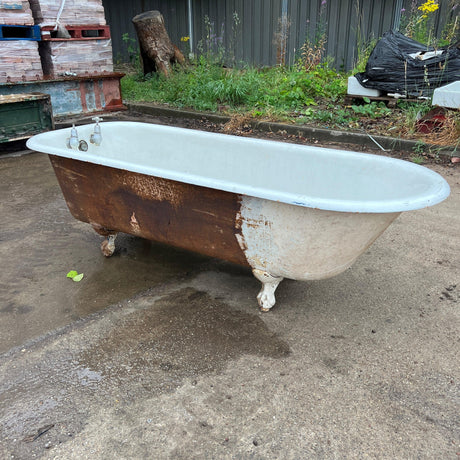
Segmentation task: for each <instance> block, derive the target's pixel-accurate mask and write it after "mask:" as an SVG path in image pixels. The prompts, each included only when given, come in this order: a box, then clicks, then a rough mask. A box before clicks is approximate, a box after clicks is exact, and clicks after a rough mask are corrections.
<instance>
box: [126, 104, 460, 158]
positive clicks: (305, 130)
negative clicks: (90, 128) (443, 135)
mask: <svg viewBox="0 0 460 460" xmlns="http://www.w3.org/2000/svg"><path fill="white" fill-rule="evenodd" d="M125 104H126V105H127V107H128V109H129V111H132V112H139V113H143V114H146V115H151V116H166V117H173V118H174V117H177V118H190V119H203V118H205V119H206V120H209V121H210V122H213V123H227V122H228V121H229V120H230V119H231V117H229V116H226V115H217V114H214V113H208V112H196V111H192V110H183V109H175V108H170V107H162V106H157V105H153V104H150V103H140V102H136V103H130V102H125ZM248 124H249V125H250V126H251V127H252V128H253V129H258V130H260V131H265V132H280V131H282V132H285V133H286V134H293V135H298V136H302V137H305V138H306V139H314V140H317V141H319V142H321V141H322V142H335V143H338V142H342V143H344V144H355V145H359V146H362V147H367V148H372V149H375V148H377V149H379V148H380V149H381V150H384V151H405V152H415V151H416V149H417V148H418V147H419V142H417V141H413V140H407V139H399V138H394V137H387V136H374V135H373V136H371V135H370V134H367V133H356V132H347V131H338V130H333V129H324V128H315V127H311V126H296V125H290V124H287V123H276V122H270V121H257V120H254V121H249V123H248ZM425 145H426V147H427V148H428V149H429V151H430V152H432V153H436V154H438V155H442V156H446V157H448V158H450V157H452V156H454V155H456V154H458V150H457V148H442V147H440V146H439V145H434V144H425Z"/></svg>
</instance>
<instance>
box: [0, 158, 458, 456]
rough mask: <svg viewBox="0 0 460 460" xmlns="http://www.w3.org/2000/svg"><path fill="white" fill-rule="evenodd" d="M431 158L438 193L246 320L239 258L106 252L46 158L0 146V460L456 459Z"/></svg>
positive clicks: (453, 254) (454, 263) (450, 233)
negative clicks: (362, 248) (355, 255)
mask: <svg viewBox="0 0 460 460" xmlns="http://www.w3.org/2000/svg"><path fill="white" fill-rule="evenodd" d="M430 167H431V168H432V169H434V170H436V171H437V172H439V173H440V174H442V175H443V176H444V177H445V178H446V179H447V181H448V182H449V183H450V185H451V188H452V194H451V196H450V198H449V199H447V200H446V201H445V202H443V203H442V204H440V205H437V206H435V207H432V208H428V209H424V210H420V211H415V212H409V213H405V214H403V215H401V216H400V217H399V218H398V219H397V220H396V222H395V223H393V224H392V225H391V226H390V228H389V229H388V230H387V231H386V232H385V233H384V234H383V236H381V237H380V238H379V239H378V240H377V241H376V242H375V243H374V245H373V246H372V247H371V248H370V249H369V250H368V251H367V252H366V253H365V254H364V255H363V256H361V258H360V259H359V260H358V261H357V262H356V264H355V265H354V266H353V267H352V268H351V269H349V270H347V271H346V272H345V273H343V274H341V275H339V276H337V277H335V278H332V279H328V280H324V281H316V282H308V283H304V282H295V281H289V280H285V281H284V282H283V283H282V284H281V285H280V287H279V288H278V291H277V305H276V306H275V308H274V309H273V311H271V312H269V313H260V312H259V311H258V309H257V303H256V299H255V296H256V294H257V292H258V289H259V283H258V281H256V280H255V279H254V278H253V277H252V275H251V273H250V271H249V270H246V269H242V268H239V267H236V266H234V265H231V264H228V263H225V262H220V261H217V260H214V259H209V258H207V257H203V256H199V255H195V254H190V253H187V252H185V251H179V250H175V249H172V248H169V247H165V246H161V245H158V244H155V243H151V242H147V241H143V240H139V239H137V238H134V237H131V236H127V235H125V236H123V237H121V238H119V240H117V243H118V249H117V252H116V253H115V255H114V256H113V257H112V258H110V259H105V258H104V257H103V256H102V255H101V254H100V252H99V244H100V241H101V237H100V236H99V235H97V234H96V233H95V232H94V231H93V230H92V228H91V227H90V226H89V225H87V224H83V223H81V222H77V221H76V220H74V219H73V218H72V217H71V215H70V213H69V212H68V210H67V207H66V205H65V202H64V200H63V198H62V195H61V192H60V189H59V186H58V184H57V182H56V179H55V177H54V173H53V171H52V169H51V166H50V164H49V161H48V159H47V158H46V156H45V155H42V154H35V153H34V154H27V155H23V156H5V155H3V156H0V177H1V180H0V217H1V220H0V222H1V223H0V229H1V232H0V260H1V261H2V264H1V270H0V352H1V354H0V458H2V459H7V458H20V459H31V458H50V459H51V458H56V459H86V458H91V459H112V458H126V459H128V458H129V459H151V458H152V459H163V458H164V459H170V458H174V459H304V458H314V459H316V458H318V459H332V458H334V459H349V458H378V459H395V458H401V459H403V458H419V459H454V458H457V456H458V455H459V452H460V447H459V441H460V437H459V413H460V407H459V377H460V375H459V368H458V356H459V340H458V337H459V331H458V326H459V313H458V307H459V302H458V300H459V292H460V251H459V247H460V234H459V229H460V212H459V210H460V169H459V168H458V166H457V167H454V166H430ZM71 269H74V270H77V271H78V272H83V273H84V278H83V280H82V281H81V282H79V283H76V282H73V281H72V280H70V279H68V278H66V274H67V272H68V271H69V270H71Z"/></svg>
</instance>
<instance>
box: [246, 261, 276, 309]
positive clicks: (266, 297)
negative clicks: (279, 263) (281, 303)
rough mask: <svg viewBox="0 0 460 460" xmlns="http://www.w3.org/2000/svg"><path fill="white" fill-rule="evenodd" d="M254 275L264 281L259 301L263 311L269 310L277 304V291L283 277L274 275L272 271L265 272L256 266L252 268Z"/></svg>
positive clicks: (258, 296)
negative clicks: (271, 273)
mask: <svg viewBox="0 0 460 460" xmlns="http://www.w3.org/2000/svg"><path fill="white" fill-rule="evenodd" d="M252 273H253V274H254V276H255V277H256V278H257V279H258V280H259V281H260V282H261V283H262V289H261V290H260V292H259V294H258V295H257V301H258V302H259V307H260V309H261V311H269V310H270V309H271V308H272V307H273V305H275V302H276V299H275V291H276V288H277V287H278V284H280V283H281V281H282V280H283V278H281V277H279V276H272V275H270V273H267V272H264V271H263V270H259V269H257V268H255V269H254V270H252Z"/></svg>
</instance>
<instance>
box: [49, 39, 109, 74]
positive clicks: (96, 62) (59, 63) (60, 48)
mask: <svg viewBox="0 0 460 460" xmlns="http://www.w3.org/2000/svg"><path fill="white" fill-rule="evenodd" d="M44 44H45V43H44ZM46 46H47V48H48V47H49V48H48V49H49V53H50V54H49V55H50V58H51V69H50V71H49V72H48V71H46V73H47V74H48V73H49V75H51V76H54V77H57V76H61V75H64V74H65V73H66V72H68V73H69V72H70V73H72V74H76V75H83V74H86V73H88V74H93V73H94V74H99V73H101V72H113V59H112V44H111V41H110V39H104V40H62V41H54V40H53V41H47V42H46Z"/></svg>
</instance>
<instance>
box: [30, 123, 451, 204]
mask: <svg viewBox="0 0 460 460" xmlns="http://www.w3.org/2000/svg"><path fill="white" fill-rule="evenodd" d="M109 124H110V125H114V124H119V125H130V124H136V125H139V124H141V125H143V126H145V125H152V126H155V127H159V128H160V129H163V130H166V131H171V132H173V131H174V132H176V133H177V132H183V133H188V134H190V132H195V133H199V134H200V135H201V136H204V137H207V138H209V139H214V140H216V141H217V140H218V139H221V138H222V136H225V137H230V138H235V139H237V142H246V143H249V144H253V145H254V146H255V145H258V146H260V145H263V144H264V143H270V144H271V145H273V144H280V146H283V147H284V148H285V146H286V144H289V143H286V142H281V141H273V140H268V139H258V138H246V137H244V138H242V137H240V136H235V135H229V134H221V133H211V132H207V131H200V130H195V129H189V128H179V127H174V126H167V125H157V124H153V123H144V122H135V121H109V122H104V123H103V124H102V126H104V125H109ZM93 127H94V123H90V124H85V125H80V126H78V129H86V130H91V129H93ZM55 131H68V132H70V128H63V129H60V130H55ZM55 131H49V132H46V133H41V134H37V135H35V136H33V137H31V138H30V139H28V141H27V142H26V145H27V147H28V148H29V149H31V150H34V151H36V152H40V153H46V154H48V155H56V156H60V157H64V158H69V159H74V160H79V161H85V162H89V163H94V164H100V165H104V166H107V167H112V168H116V169H120V170H127V171H132V172H136V173H140V174H146V175H149V176H154V177H161V178H165V179H170V180H174V181H177V182H183V183H189V184H192V185H197V186H201V187H209V188H213V189H217V190H223V191H226V192H231V193H236V194H239V195H248V196H254V197H257V198H263V199H267V200H270V201H278V202H283V203H287V204H290V205H294V206H302V207H308V208H314V209H320V210H326V211H337V212H358V213H393V212H403V211H412V210H417V209H422V208H425V207H429V206H433V205H436V204H438V203H440V202H442V201H444V200H445V199H446V198H447V197H448V196H449V195H450V187H449V185H448V183H447V182H446V180H445V179H444V178H443V177H442V176H441V175H440V174H438V173H436V172H435V171H432V170H430V169H428V168H426V167H423V166H420V165H417V164H414V163H411V162H409V161H405V160H401V159H397V158H392V157H387V156H382V155H375V154H371V153H362V152H355V151H347V150H340V149H330V148H324V147H315V146H310V145H309V146H302V145H299V144H292V145H295V146H296V148H297V147H305V148H306V149H313V150H315V151H323V152H325V153H327V152H331V153H333V154H334V155H338V156H342V155H343V156H345V155H346V156H348V157H349V158H353V157H355V158H356V159H361V158H365V157H369V156H371V157H373V158H375V159H376V161H377V162H380V163H389V164H394V165H395V166H399V167H402V168H405V169H406V170H408V171H416V172H417V173H419V174H420V175H421V176H423V177H425V178H429V179H430V181H431V183H432V186H431V189H430V191H431V193H427V194H424V195H420V196H418V197H409V198H408V199H406V200H401V199H392V200H373V201H360V200H349V199H346V200H341V199H331V198H321V197H314V196H306V195H299V194H295V193H290V192H283V191H278V190H272V189H269V188H262V187H254V186H251V185H249V184H244V183H240V182H230V181H223V180H219V179H214V178H210V177H206V176H200V175H196V174H190V173H184V172H178V171H174V170H172V169H162V168H158V167H154V166H148V165H137V164H135V163H132V162H129V161H123V160H118V159H114V158H108V157H103V156H101V155H96V154H92V153H89V152H82V151H76V150H72V149H68V148H65V147H53V146H49V145H47V144H46V138H47V137H49V135H50V134H53V133H54V132H55Z"/></svg>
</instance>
